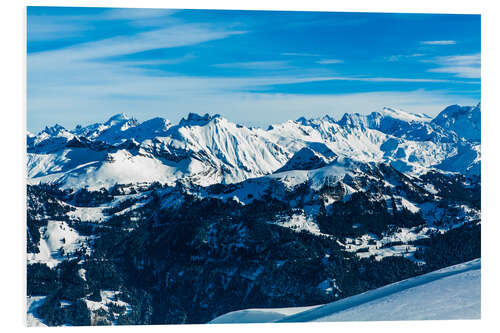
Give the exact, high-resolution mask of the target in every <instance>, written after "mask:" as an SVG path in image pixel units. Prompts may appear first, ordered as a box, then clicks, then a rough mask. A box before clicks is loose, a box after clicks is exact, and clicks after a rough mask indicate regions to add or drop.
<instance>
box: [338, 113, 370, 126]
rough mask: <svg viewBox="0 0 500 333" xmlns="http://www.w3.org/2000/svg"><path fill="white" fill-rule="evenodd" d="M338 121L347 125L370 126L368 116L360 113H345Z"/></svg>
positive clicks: (342, 124) (341, 124)
mask: <svg viewBox="0 0 500 333" xmlns="http://www.w3.org/2000/svg"><path fill="white" fill-rule="evenodd" d="M337 123H338V124H339V125H340V126H346V127H361V128H366V127H368V123H367V118H366V116H365V115H361V114H359V113H345V114H344V115H343V116H342V118H341V119H340V120H339V121H338V122H337Z"/></svg>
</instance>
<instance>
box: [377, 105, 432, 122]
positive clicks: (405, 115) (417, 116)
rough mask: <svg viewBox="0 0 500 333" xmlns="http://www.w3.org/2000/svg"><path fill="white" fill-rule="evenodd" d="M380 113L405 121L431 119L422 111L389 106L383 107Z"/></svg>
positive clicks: (426, 120)
mask: <svg viewBox="0 0 500 333" xmlns="http://www.w3.org/2000/svg"><path fill="white" fill-rule="evenodd" d="M380 113H381V114H382V115H383V116H384V117H390V118H394V119H399V120H402V121H405V122H408V123H409V122H429V121H431V120H432V118H431V117H429V116H428V115H426V114H423V113H410V112H406V111H403V110H400V109H396V108H391V107H383V108H382V110H381V111H380Z"/></svg>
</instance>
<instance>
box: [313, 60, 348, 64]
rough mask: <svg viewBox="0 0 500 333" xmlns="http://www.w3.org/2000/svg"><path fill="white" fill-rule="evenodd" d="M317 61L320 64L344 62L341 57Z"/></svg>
mask: <svg viewBox="0 0 500 333" xmlns="http://www.w3.org/2000/svg"><path fill="white" fill-rule="evenodd" d="M316 63H317V64H320V65H331V64H341V63H343V61H342V60H340V59H321V60H318V61H316Z"/></svg>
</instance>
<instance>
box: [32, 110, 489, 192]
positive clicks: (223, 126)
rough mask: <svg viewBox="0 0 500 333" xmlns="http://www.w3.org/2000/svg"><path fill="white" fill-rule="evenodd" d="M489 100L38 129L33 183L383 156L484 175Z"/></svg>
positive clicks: (217, 174)
mask: <svg viewBox="0 0 500 333" xmlns="http://www.w3.org/2000/svg"><path fill="white" fill-rule="evenodd" d="M480 125H481V124H480V105H477V106H476V107H460V106H450V107H448V108H446V109H445V110H443V111H442V112H441V113H440V114H439V115H438V116H436V117H435V118H434V119H432V118H430V117H428V116H426V115H423V114H410V113H406V112H403V111H401V110H396V109H392V108H384V109H382V110H381V111H379V112H373V113H371V114H369V115H360V114H345V115H344V116H343V117H342V118H341V119H340V120H338V121H336V120H334V119H332V118H331V117H329V116H325V117H322V118H319V119H305V118H300V119H298V120H296V121H287V122H285V123H282V124H278V125H272V126H269V128H268V129H267V130H263V129H260V128H249V127H245V126H242V125H238V124H235V123H232V122H230V121H228V120H227V119H225V118H222V117H221V116H219V115H208V114H206V115H204V116H200V115H197V114H193V113H191V114H189V115H188V116H187V118H183V119H182V120H181V121H180V122H179V124H177V125H174V124H172V123H171V122H170V121H168V120H165V119H162V118H153V119H150V120H147V121H144V122H142V123H141V122H138V121H137V120H135V119H134V118H129V117H127V116H125V115H123V114H117V115H115V116H113V117H111V118H110V119H109V120H107V121H106V122H103V123H95V124H92V125H89V126H86V127H82V126H77V127H76V128H75V129H72V130H67V129H65V128H64V127H62V126H60V125H54V126H52V127H46V128H45V129H44V130H43V131H41V132H40V133H38V134H37V135H33V134H28V144H27V146H28V179H29V183H30V184H37V183H53V184H58V185H60V186H61V187H62V188H71V189H76V188H83V187H85V188H88V189H94V190H95V189H100V188H102V187H104V188H110V187H111V186H114V185H116V184H132V183H143V182H154V181H158V182H160V183H162V184H172V183H174V182H175V181H176V180H178V179H189V180H190V181H191V182H193V183H195V184H198V185H203V186H207V185H211V184H217V183H222V184H230V183H238V182H241V181H244V180H246V179H249V178H256V177H261V176H264V175H269V174H272V173H275V172H277V171H282V170H291V169H308V168H313V167H314V166H320V165H326V164H328V163H332V162H334V161H335V160H336V159H337V158H350V159H353V160H356V161H360V162H377V163H380V162H383V163H387V164H389V165H391V166H393V167H394V168H395V169H397V170H398V171H400V172H404V173H408V174H410V175H420V174H423V173H427V172H429V171H430V170H438V171H443V172H459V173H461V174H466V175H469V174H470V175H478V174H479V172H480V155H481V154H480Z"/></svg>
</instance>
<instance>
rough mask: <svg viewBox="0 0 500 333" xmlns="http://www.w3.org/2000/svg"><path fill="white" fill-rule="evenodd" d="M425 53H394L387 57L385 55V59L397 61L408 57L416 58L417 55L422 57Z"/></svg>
mask: <svg viewBox="0 0 500 333" xmlns="http://www.w3.org/2000/svg"><path fill="white" fill-rule="evenodd" d="M424 55H425V54H423V53H413V54H395V55H392V56H389V57H386V58H385V59H386V60H387V61H389V62H397V61H401V60H405V59H410V58H417V57H423V56H424Z"/></svg>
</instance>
